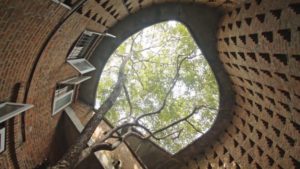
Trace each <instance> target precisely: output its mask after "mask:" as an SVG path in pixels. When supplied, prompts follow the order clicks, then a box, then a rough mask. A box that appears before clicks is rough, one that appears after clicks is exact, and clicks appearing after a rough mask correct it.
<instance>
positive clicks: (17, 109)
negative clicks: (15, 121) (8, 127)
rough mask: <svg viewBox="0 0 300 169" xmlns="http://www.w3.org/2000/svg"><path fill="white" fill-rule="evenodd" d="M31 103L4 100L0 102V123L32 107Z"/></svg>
mask: <svg viewBox="0 0 300 169" xmlns="http://www.w3.org/2000/svg"><path fill="white" fill-rule="evenodd" d="M32 107H33V105H31V104H21V103H12V102H5V103H2V104H0V112H1V113H0V123H2V122H4V121H6V120H8V119H10V118H12V117H14V116H16V115H18V114H20V113H22V112H24V111H26V110H28V109H30V108H32Z"/></svg>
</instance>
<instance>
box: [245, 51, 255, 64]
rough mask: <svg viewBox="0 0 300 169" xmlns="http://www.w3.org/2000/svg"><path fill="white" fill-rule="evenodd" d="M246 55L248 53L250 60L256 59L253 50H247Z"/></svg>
mask: <svg viewBox="0 0 300 169" xmlns="http://www.w3.org/2000/svg"><path fill="white" fill-rule="evenodd" d="M247 55H248V56H249V57H250V58H251V59H252V60H254V61H255V62H256V61H257V59H256V56H255V53H253V52H248V53H247Z"/></svg>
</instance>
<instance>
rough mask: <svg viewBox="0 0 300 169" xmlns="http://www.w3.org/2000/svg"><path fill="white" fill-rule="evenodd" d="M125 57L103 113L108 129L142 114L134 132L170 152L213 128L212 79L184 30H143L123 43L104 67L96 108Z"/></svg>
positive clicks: (170, 26)
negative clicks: (116, 91) (117, 87)
mask: <svg viewBox="0 0 300 169" xmlns="http://www.w3.org/2000/svg"><path fill="white" fill-rule="evenodd" d="M125 58H129V60H128V62H127V63H126V68H125V71H124V73H125V74H126V79H124V80H123V90H122V92H121V94H120V96H119V97H118V99H117V101H116V102H115V103H114V106H113V108H112V109H111V110H110V111H109V112H108V113H107V115H106V117H107V119H108V120H109V121H110V122H111V123H112V124H113V125H115V126H116V125H120V124H122V123H125V122H133V121H135V120H136V119H137V118H138V117H141V115H143V114H144V115H145V114H146V116H144V117H143V118H141V119H140V120H139V123H140V124H141V125H143V126H144V127H146V128H147V129H149V131H151V133H149V131H147V129H146V130H145V129H143V128H141V127H136V128H134V131H136V132H137V133H139V134H140V135H142V136H148V135H152V137H150V138H151V140H152V141H154V142H155V143H157V144H158V145H160V146H161V147H162V148H164V149H165V150H167V151H168V152H171V153H172V154H173V153H176V152H178V151H179V150H181V149H182V148H184V147H186V146H187V145H188V144H190V143H191V142H193V141H194V140H196V139H197V138H199V137H200V136H202V135H203V134H204V133H205V132H206V131H208V129H209V128H210V127H211V126H212V125H213V122H214V120H215V118H216V116H217V113H218V108H219V91H218V85H217V82H216V79H215V77H214V74H213V72H212V70H211V68H210V66H209V64H208V63H207V61H206V59H205V57H204V56H203V54H202V52H201V50H200V49H199V47H198V46H197V44H196V43H195V41H194V40H193V38H192V36H191V34H190V32H189V31H188V29H187V28H186V27H185V26H184V25H183V24H181V23H180V22H177V21H167V22H162V23H158V24H155V25H152V26H149V27H146V28H144V29H142V30H140V31H139V32H137V33H135V34H134V35H132V36H130V37H129V38H128V39H127V40H125V41H124V42H123V43H122V44H121V45H120V46H119V47H118V48H117V49H116V50H115V51H114V52H113V54H112V55H111V57H110V58H109V60H108V62H107V63H106V65H105V67H104V69H103V71H102V74H101V79H100V82H99V85H98V90H97V99H96V107H99V105H101V103H102V102H103V101H104V100H105V99H106V98H107V97H108V95H109V94H110V93H111V91H112V86H114V84H116V83H117V80H118V73H119V71H120V65H121V63H123V61H124V60H125Z"/></svg>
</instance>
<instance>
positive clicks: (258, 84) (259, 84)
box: [255, 82, 263, 89]
mask: <svg viewBox="0 0 300 169" xmlns="http://www.w3.org/2000/svg"><path fill="white" fill-rule="evenodd" d="M255 84H256V86H258V87H259V88H260V89H263V85H262V84H261V83H258V82H255Z"/></svg>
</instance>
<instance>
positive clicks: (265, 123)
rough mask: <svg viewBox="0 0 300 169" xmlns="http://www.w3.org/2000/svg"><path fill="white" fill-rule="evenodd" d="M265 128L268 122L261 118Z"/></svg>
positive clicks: (267, 126)
mask: <svg viewBox="0 0 300 169" xmlns="http://www.w3.org/2000/svg"><path fill="white" fill-rule="evenodd" d="M261 121H262V123H263V125H264V126H265V128H266V129H268V128H269V123H268V122H267V121H265V120H261Z"/></svg>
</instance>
